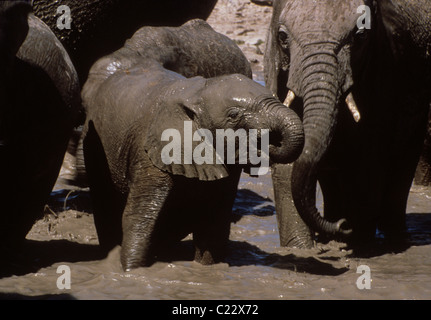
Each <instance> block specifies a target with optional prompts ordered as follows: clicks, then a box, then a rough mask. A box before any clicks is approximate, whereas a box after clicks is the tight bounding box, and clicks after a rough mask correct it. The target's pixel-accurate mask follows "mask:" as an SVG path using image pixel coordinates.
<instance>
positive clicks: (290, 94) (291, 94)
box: [283, 90, 295, 108]
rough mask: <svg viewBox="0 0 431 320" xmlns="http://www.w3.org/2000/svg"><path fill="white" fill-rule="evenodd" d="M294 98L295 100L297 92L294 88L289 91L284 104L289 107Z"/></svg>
mask: <svg viewBox="0 0 431 320" xmlns="http://www.w3.org/2000/svg"><path fill="white" fill-rule="evenodd" d="M293 100H295V93H294V92H293V91H292V90H289V92H288V93H287V97H286V100H284V103H283V104H284V105H285V106H286V107H288V108H289V107H290V105H291V104H292V102H293Z"/></svg>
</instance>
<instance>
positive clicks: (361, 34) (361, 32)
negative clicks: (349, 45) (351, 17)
mask: <svg viewBox="0 0 431 320" xmlns="http://www.w3.org/2000/svg"><path fill="white" fill-rule="evenodd" d="M366 36H367V29H366V28H365V27H361V28H358V30H356V33H355V37H356V38H357V39H365V38H366Z"/></svg>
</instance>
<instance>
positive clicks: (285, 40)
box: [278, 26, 289, 49]
mask: <svg viewBox="0 0 431 320" xmlns="http://www.w3.org/2000/svg"><path fill="white" fill-rule="evenodd" d="M278 41H279V43H280V45H281V47H282V48H283V49H287V48H289V35H288V34H287V31H286V30H285V28H283V27H282V26H280V29H279V30H278Z"/></svg>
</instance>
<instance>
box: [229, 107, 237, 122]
mask: <svg viewBox="0 0 431 320" xmlns="http://www.w3.org/2000/svg"><path fill="white" fill-rule="evenodd" d="M227 116H228V118H229V119H230V120H236V119H238V117H239V110H238V109H231V110H229V112H228V114H227Z"/></svg>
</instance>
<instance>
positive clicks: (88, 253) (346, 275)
mask: <svg viewBox="0 0 431 320" xmlns="http://www.w3.org/2000/svg"><path fill="white" fill-rule="evenodd" d="M66 193H69V192H67V191H64V190H59V191H56V192H54V193H53V197H52V200H51V202H50V205H51V207H50V208H53V209H52V211H53V212H55V214H54V213H53V212H51V211H50V210H47V212H46V215H45V217H44V218H43V219H41V220H39V221H37V223H36V224H35V225H34V227H33V229H32V230H31V232H30V233H29V234H28V236H27V239H28V240H27V243H26V244H25V246H24V250H23V252H20V253H15V254H13V255H12V257H11V258H10V260H8V262H7V267H8V268H5V269H6V270H3V272H2V278H1V279H0V297H5V298H24V297H25V298H32V297H33V298H34V297H37V298H42V299H45V298H46V299H48V298H49V299H52V298H55V299H69V298H70V299H156V300H163V299H185V300H191V299H199V300H201V299H208V300H213V299H258V300H260V299H262V300H267V299H271V300H279V299H281V300H283V299H429V298H430V297H431V206H430V204H429V203H430V200H431V188H424V187H413V188H412V192H411V194H410V199H409V206H408V215H407V225H408V233H409V239H408V241H407V242H406V243H405V244H404V245H403V246H399V247H397V250H396V251H394V248H387V247H385V246H384V245H382V244H380V245H376V246H374V247H373V249H372V250H369V251H368V254H367V256H366V257H360V258H359V257H355V256H353V255H352V251H351V250H349V249H348V248H347V247H346V245H345V244H344V243H340V242H336V241H331V242H329V243H318V244H317V246H316V248H314V249H310V250H298V249H289V248H282V247H280V246H279V238H278V231H277V225H276V216H275V212H274V203H273V201H272V183H271V178H270V175H266V176H263V177H260V178H250V177H248V176H247V175H243V176H242V179H241V181H240V185H239V190H238V195H237V199H236V202H235V207H234V210H233V213H234V215H233V216H234V218H233V222H232V229H231V236H230V243H229V253H228V257H227V259H226V262H225V263H220V264H216V265H212V266H202V265H200V264H198V263H196V262H193V261H192V259H193V247H192V243H191V237H189V238H186V239H184V240H183V241H182V242H181V244H180V245H179V246H178V248H176V250H175V254H171V255H169V256H167V257H161V258H160V261H158V262H156V263H155V264H154V265H152V266H151V267H149V268H139V269H136V270H133V271H131V272H123V271H122V269H121V266H120V259H119V255H120V247H116V248H115V249H114V250H112V251H111V252H110V254H109V256H108V257H106V258H104V257H102V256H100V253H99V251H98V241H97V234H96V231H95V229H94V225H93V218H92V214H91V206H88V204H89V202H88V200H89V199H88V191H87V190H82V191H75V192H73V193H71V194H69V197H68V199H67V200H66V199H65V194H66ZM72 194H75V196H74V197H71V195H72ZM58 208H60V209H58ZM64 209H66V211H64ZM61 265H67V266H68V267H69V268H70V272H71V273H70V274H71V288H70V289H64V290H60V289H58V288H57V279H58V278H59V276H60V275H61V274H59V273H57V268H58V267H59V266H61ZM360 265H366V266H368V267H369V268H370V275H371V282H370V284H371V288H370V289H363V290H360V289H358V287H357V285H356V281H357V280H358V278H359V277H360V276H361V274H360V273H357V269H358V266H360Z"/></svg>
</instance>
